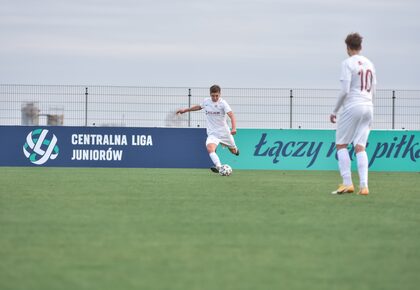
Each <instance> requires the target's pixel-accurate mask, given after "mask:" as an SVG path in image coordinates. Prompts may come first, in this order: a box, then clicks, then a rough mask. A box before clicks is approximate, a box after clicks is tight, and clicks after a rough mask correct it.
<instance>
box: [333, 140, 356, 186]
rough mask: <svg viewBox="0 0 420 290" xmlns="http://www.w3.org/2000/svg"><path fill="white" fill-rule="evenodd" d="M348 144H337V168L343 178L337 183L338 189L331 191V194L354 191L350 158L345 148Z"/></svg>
mask: <svg viewBox="0 0 420 290" xmlns="http://www.w3.org/2000/svg"><path fill="white" fill-rule="evenodd" d="M347 146H348V144H337V145H336V148H337V158H338V169H339V170H340V175H341V177H342V179H343V182H342V184H340V185H339V187H338V189H337V190H335V191H333V192H332V193H333V194H342V193H352V192H354V186H353V182H352V179H351V159H350V154H349V151H348V149H347Z"/></svg>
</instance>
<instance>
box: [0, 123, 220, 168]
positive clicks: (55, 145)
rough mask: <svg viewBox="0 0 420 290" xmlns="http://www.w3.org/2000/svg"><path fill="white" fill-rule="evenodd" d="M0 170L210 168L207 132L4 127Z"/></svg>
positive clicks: (1, 129) (0, 148)
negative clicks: (42, 168) (18, 167)
mask: <svg viewBox="0 0 420 290" xmlns="http://www.w3.org/2000/svg"><path fill="white" fill-rule="evenodd" d="M0 136H1V137H0V138H1V139H0V140H1V142H0V166H53V167H58V166H59V167H148V168H175V167H176V168H208V167H210V166H211V164H212V163H211V160H210V158H209V156H208V154H207V151H206V147H205V141H206V130H205V129H198V128H197V129H170V128H115V127H112V128H111V127H54V126H51V127H50V126H49V127H28V126H0Z"/></svg>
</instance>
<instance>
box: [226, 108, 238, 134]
mask: <svg viewBox="0 0 420 290" xmlns="http://www.w3.org/2000/svg"><path fill="white" fill-rule="evenodd" d="M227 115H228V116H229V118H230V122H231V124H232V129H231V130H230V133H231V134H232V135H235V134H236V118H235V114H234V113H233V112H232V111H230V112H229V113H227Z"/></svg>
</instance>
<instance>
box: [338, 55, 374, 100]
mask: <svg viewBox="0 0 420 290" xmlns="http://www.w3.org/2000/svg"><path fill="white" fill-rule="evenodd" d="M340 80H341V81H349V82H350V91H349V92H348V95H347V97H346V98H345V100H344V103H343V105H344V108H348V107H352V106H353V105H358V104H365V105H372V93H373V92H374V90H375V87H376V71H375V67H374V66H373V63H372V62H371V61H370V60H369V59H367V58H366V57H364V56H361V55H357V54H356V55H353V56H351V57H349V58H347V59H346V60H345V61H343V63H342V69H341V77H340Z"/></svg>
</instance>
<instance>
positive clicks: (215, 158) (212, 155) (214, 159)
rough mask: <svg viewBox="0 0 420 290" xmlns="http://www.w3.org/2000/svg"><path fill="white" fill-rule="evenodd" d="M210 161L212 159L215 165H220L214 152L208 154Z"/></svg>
mask: <svg viewBox="0 0 420 290" xmlns="http://www.w3.org/2000/svg"><path fill="white" fill-rule="evenodd" d="M209 156H210V158H211V161H213V163H214V165H215V166H216V167H220V166H221V165H222V164H221V163H220V159H219V156H217V154H216V152H212V153H210V154H209Z"/></svg>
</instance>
